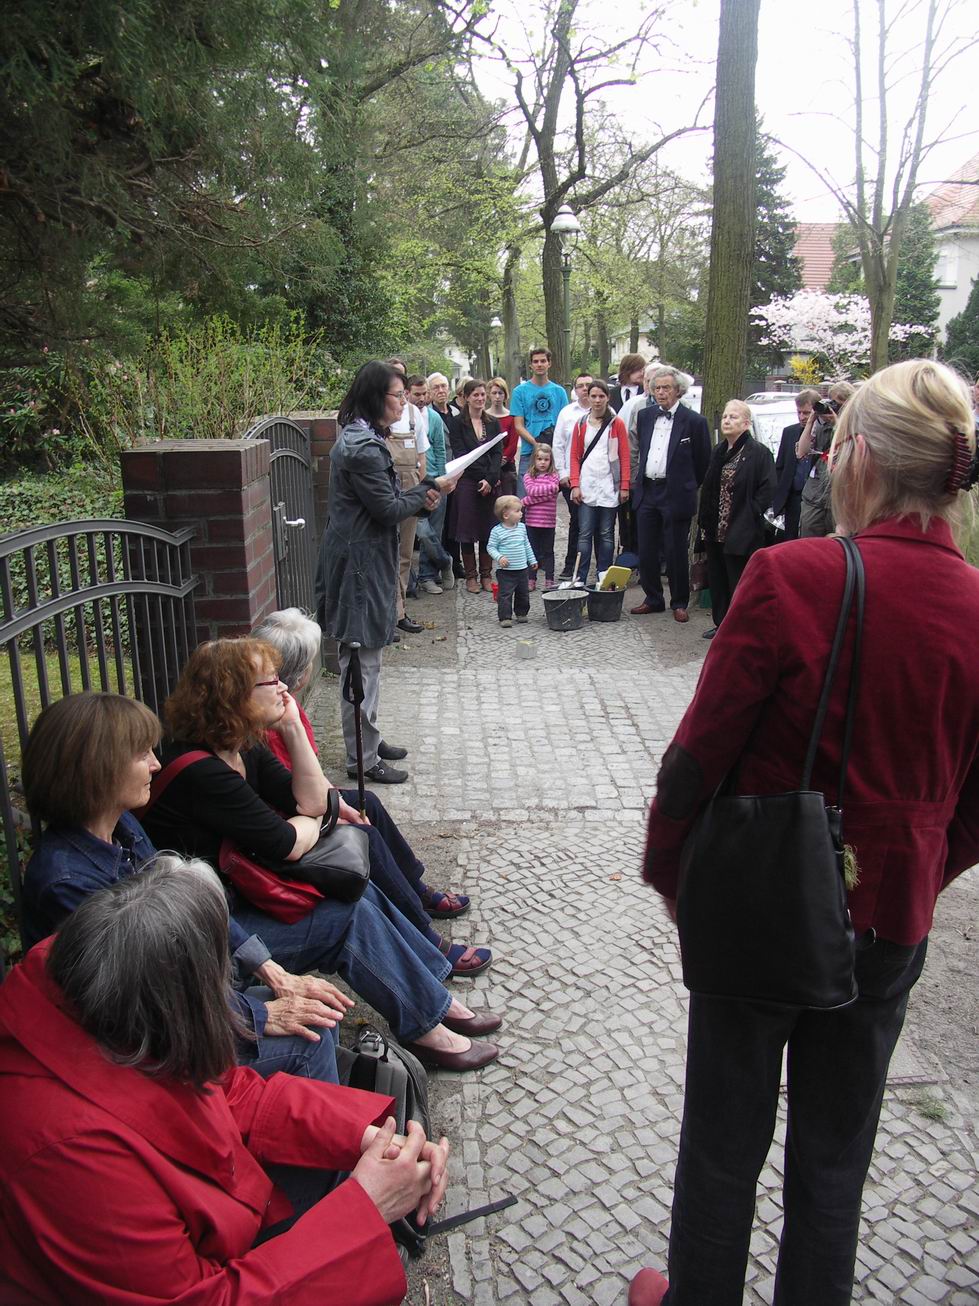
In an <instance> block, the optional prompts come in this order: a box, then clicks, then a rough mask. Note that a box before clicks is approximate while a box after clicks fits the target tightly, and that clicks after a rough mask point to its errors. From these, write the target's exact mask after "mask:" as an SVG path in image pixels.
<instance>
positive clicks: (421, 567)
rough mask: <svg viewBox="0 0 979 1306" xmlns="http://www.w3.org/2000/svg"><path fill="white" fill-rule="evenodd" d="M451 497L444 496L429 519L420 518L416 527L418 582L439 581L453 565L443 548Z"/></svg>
mask: <svg viewBox="0 0 979 1306" xmlns="http://www.w3.org/2000/svg"><path fill="white" fill-rule="evenodd" d="M448 506H449V497H448V495H446V494H443V495H442V498H441V499H440V500H439V506H438V507H437V508H436V509H435V510H434V512H432V513H430V514H429V516H428V517H419V518H418V525H417V526H416V527H415V539H416V541H417V542H418V580H419V582H421V581H426V580H435V581H437V580H438V578H439V576H441V574H442V572H443V570H444V569H445V568H446V567H450V566H451V565H452V555H451V554H450V553H446V551H445V549H444V548H443V547H442V528H443V526H444V525H445V512H446V509H447V508H448Z"/></svg>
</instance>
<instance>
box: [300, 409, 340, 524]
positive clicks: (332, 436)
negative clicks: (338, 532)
mask: <svg viewBox="0 0 979 1306" xmlns="http://www.w3.org/2000/svg"><path fill="white" fill-rule="evenodd" d="M289 421H290V422H295V423H296V425H297V426H299V427H302V429H303V430H304V431H305V432H306V434H307V435H308V436H309V452H310V470H311V472H312V475H313V502H314V504H315V505H316V527H317V529H318V530H319V531H320V532H321V533H322V531H323V528H324V526H325V525H326V505H327V500H328V499H329V494H330V450H331V449H332V448H333V446H334V445H335V444H336V442H337V415H336V413H316V412H310V413H290V414H289ZM316 543H317V545H319V541H318V540H317V542H316Z"/></svg>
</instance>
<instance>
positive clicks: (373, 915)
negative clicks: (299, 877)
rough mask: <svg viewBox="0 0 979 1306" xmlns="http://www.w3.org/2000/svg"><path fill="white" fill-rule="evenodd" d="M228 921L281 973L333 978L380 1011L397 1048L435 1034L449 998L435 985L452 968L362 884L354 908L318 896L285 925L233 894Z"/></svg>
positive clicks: (374, 890) (372, 889)
mask: <svg viewBox="0 0 979 1306" xmlns="http://www.w3.org/2000/svg"><path fill="white" fill-rule="evenodd" d="M232 915H233V916H234V918H235V920H236V921H237V922H238V923H239V925H241V926H242V928H243V929H244V931H245V933H246V934H257V935H258V936H259V937H260V938H261V940H262V941H263V943H264V944H265V946H266V947H267V948H268V950H269V952H270V953H271V954H272V956H273V958H274V959H275V960H276V961H277V962H278V963H279V965H280V966H284V967H285V969H286V970H289V971H294V972H295V973H296V974H303V973H304V972H305V971H308V970H322V971H325V972H326V973H327V974H329V973H331V972H335V973H336V974H337V975H340V976H342V978H343V979H345V980H346V981H347V983H348V984H349V985H350V987H351V988H352V989H353V990H354V992H355V993H357V994H358V995H359V996H360V997H362V998H363V999H364V1001H365V1002H369V1003H370V1005H371V1006H372V1007H373V1008H374V1009H375V1010H376V1011H379V1012H380V1013H381V1015H382V1016H383V1017H384V1019H385V1020H386V1021H387V1022H388V1024H389V1025H390V1026H391V1029H392V1030H393V1031H394V1034H395V1037H396V1038H397V1039H398V1041H399V1042H409V1043H410V1042H414V1041H415V1040H416V1039H418V1038H420V1037H421V1036H422V1034H427V1033H428V1032H429V1030H432V1029H434V1028H435V1026H436V1025H438V1024H439V1023H440V1021H441V1019H442V1017H443V1016H444V1015H445V1013H446V1012H447V1011H448V1009H449V1006H450V1004H451V998H450V997H449V995H448V993H447V992H446V990H445V988H444V986H443V984H442V980H444V979H445V977H446V975H448V973H449V971H450V970H451V969H452V967H451V966H450V964H449V962H448V961H447V960H446V958H445V957H443V956H442V954H441V952H439V950H438V948H436V947H435V945H434V944H433V943H429V942H428V940H427V939H424V938H422V936H421V934H419V932H418V931H417V930H416V929H415V927H414V925H412V924H411V922H410V921H407V920H405V918H404V916H402V914H401V912H399V911H398V909H397V907H395V906H394V905H393V904H392V903H390V902H388V900H387V898H385V896H384V894H383V893H381V892H380V890H379V889H377V888H375V886H374V885H373V884H369V885H368V886H367V889H366V890H365V892H364V896H363V897H362V898H361V899H360V901H359V902H334V901H333V900H332V899H330V898H325V899H324V900H323V902H321V903H320V904H319V905H318V906H317V907H315V908H314V909H313V910H312V911H311V912H310V913H309V915H308V916H304V917H303V918H302V920H299V921H296V922H295V923H294V924H292V925H286V924H285V923H284V922H283V921H277V920H275V919H274V918H273V917H272V916H268V915H266V914H265V912H261V911H259V910H258V909H257V908H256V907H253V906H252V905H251V903H250V902H247V901H246V900H245V899H244V898H242V897H241V896H240V895H239V894H234V895H233V898H232Z"/></svg>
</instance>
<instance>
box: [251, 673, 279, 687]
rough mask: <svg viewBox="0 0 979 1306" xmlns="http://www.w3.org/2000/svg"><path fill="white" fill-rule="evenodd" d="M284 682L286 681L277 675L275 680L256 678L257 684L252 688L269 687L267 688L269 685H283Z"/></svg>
mask: <svg viewBox="0 0 979 1306" xmlns="http://www.w3.org/2000/svg"><path fill="white" fill-rule="evenodd" d="M284 683H285V682H284V681H282V680H280V679H279V677H278V676H276V677H275V679H274V680H256V682H255V684H254V685H253V686H252V688H253V689H267V688H268V687H269V685H282V684H284Z"/></svg>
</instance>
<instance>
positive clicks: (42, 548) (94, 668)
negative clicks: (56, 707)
mask: <svg viewBox="0 0 979 1306" xmlns="http://www.w3.org/2000/svg"><path fill="white" fill-rule="evenodd" d="M193 536H194V532H193V531H192V530H181V531H177V532H176V533H175V534H171V533H170V532H169V531H165V530H161V529H160V528H159V527H157V526H149V525H144V524H143V523H141V522H131V521H124V520H116V519H108V518H107V519H103V518H98V519H91V520H87V521H70V522H57V523H55V524H54V525H51V526H38V527H35V528H34V529H32V530H26V531H17V532H16V533H14V534H11V535H0V695H2V699H3V701H4V702H5V703H6V705H7V709H8V710H7V711H6V712H4V713H0V863H2V861H3V860H4V857H5V858H6V863H7V870H8V874H9V888H10V894H11V896H12V898H13V903H14V906H15V907H19V904H20V883H21V880H20V875H21V871H20V866H21V860H22V858H26V856H27V854H28V852H29V845H30V843H31V841H32V838H36V836H37V834H38V830H37V828H36V826H35V825H32V823H31V822H29V821H28V819H27V815H26V812H25V810H24V804H23V802H22V799H21V798H20V796H19V795H18V794H17V792H16V782H17V779H18V777H19V774H20V756H21V753H22V751H23V748H24V745H25V743H26V742H27V736H28V732H29V731H30V728H31V725H32V724H33V722H34V719H35V717H36V716H37V714H38V712H39V711H40V709H41V708H43V707H47V705H48V704H49V703H52V702H54V700H55V699H58V698H62V697H64V696H65V695H66V694H73V693H77V692H78V691H79V690H91V689H94V690H102V691H111V692H114V693H119V694H127V695H132V696H134V697H135V698H139V699H142V701H143V702H144V703H146V705H147V706H148V707H150V708H152V710H153V711H154V712H156V713H159V712H160V709H161V708H162V706H163V703H164V701H165V699H166V698H167V696H168V695H169V693H170V691H171V690H172V689H173V687H174V685H175V684H176V683H177V678H178V676H179V674H180V670H181V668H182V667H183V665H184V663H185V662H186V661H187V658H188V657H189V656H190V651H191V649H192V648H193V647H194V645H195V644H196V643H197V623H196V620H195V616H194V590H195V589H196V588H197V586H198V578H197V576H195V575H194V574H193V572H192V570H191V565H190V541H191V540H192V539H193ZM3 878H4V877H3V875H2V872H0V896H4V894H3ZM2 974H3V964H2V949H0V978H2Z"/></svg>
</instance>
